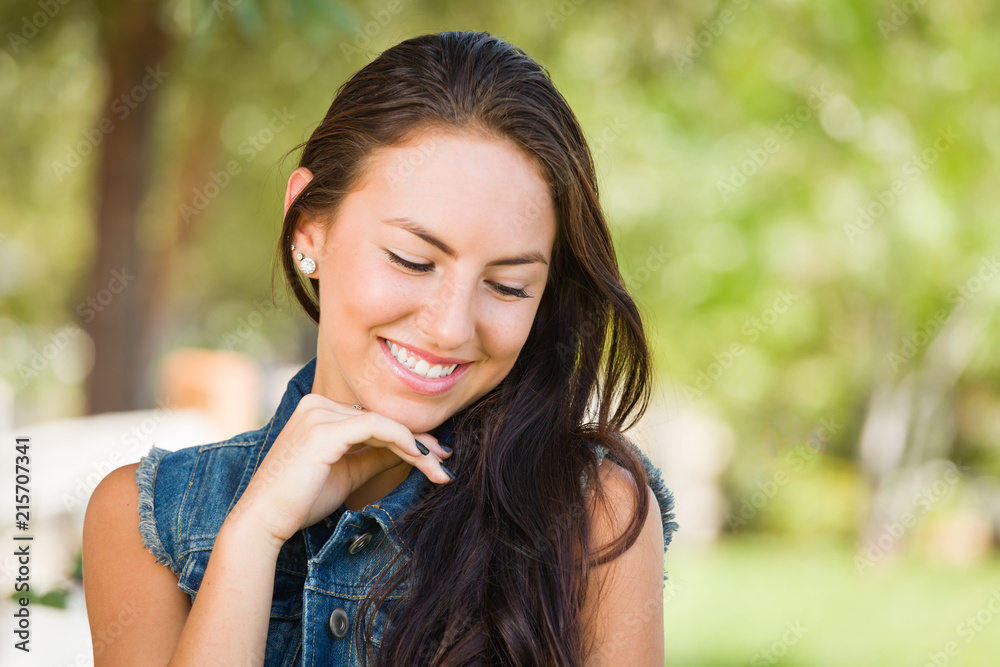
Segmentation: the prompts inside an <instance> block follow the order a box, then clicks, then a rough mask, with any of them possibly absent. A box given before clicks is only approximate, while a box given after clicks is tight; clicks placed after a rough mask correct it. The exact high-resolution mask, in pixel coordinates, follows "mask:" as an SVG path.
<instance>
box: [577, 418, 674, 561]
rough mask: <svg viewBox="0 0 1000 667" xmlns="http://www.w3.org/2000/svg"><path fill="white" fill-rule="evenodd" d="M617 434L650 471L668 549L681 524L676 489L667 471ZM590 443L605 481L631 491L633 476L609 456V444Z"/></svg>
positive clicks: (648, 477)
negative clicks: (667, 478) (677, 518)
mask: <svg viewBox="0 0 1000 667" xmlns="http://www.w3.org/2000/svg"><path fill="white" fill-rule="evenodd" d="M616 438H617V439H618V440H619V442H621V443H623V444H624V445H625V446H626V447H627V448H628V449H630V450H631V451H632V452H633V453H634V454H635V455H636V456H637V457H638V458H639V461H640V462H641V463H642V468H643V471H644V472H645V475H646V480H645V482H646V485H647V486H648V487H649V490H650V491H651V492H652V495H653V497H655V499H656V505H657V507H658V509H659V513H660V520H661V523H662V526H663V550H664V551H666V550H667V547H669V546H670V542H671V539H672V538H673V534H674V532H675V531H676V530H677V528H678V525H677V522H676V521H675V520H674V519H675V516H674V496H673V493H672V492H671V491H670V489H669V488H668V487H667V485H666V483H665V482H664V481H663V472H662V471H661V470H660V468H659V467H658V466H656V464H654V463H653V461H652V460H651V459H650V458H649V456H648V455H647V454H646V453H645V452H644V451H643V450H642V449H641V448H640V447H639V446H638V445H636V444H635V443H634V442H633V441H632V440H630V439H628V438H626V437H625V436H623V435H621V434H619V435H617V436H616ZM587 446H588V448H589V449H590V450H591V451H592V452H593V453H594V456H595V457H596V458H597V465H598V466H599V471H600V475H601V482H602V484H611V485H612V491H613V492H615V491H617V492H620V493H613V494H612V495H613V496H623V494H625V493H627V494H631V491H630V487H631V486H632V481H631V478H630V477H629V475H628V474H627V473H626V471H625V469H624V468H623V467H622V466H619V465H618V464H617V463H615V462H614V461H613V460H612V459H611V458H609V457H608V453H609V452H610V451H611V450H610V449H609V448H608V447H605V446H603V445H600V444H597V443H593V442H588V443H587ZM623 497H624V496H623Z"/></svg>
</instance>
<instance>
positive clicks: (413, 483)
mask: <svg viewBox="0 0 1000 667" xmlns="http://www.w3.org/2000/svg"><path fill="white" fill-rule="evenodd" d="M315 376H316V357H313V358H312V359H311V360H310V361H309V362H308V363H307V364H306V365H305V366H303V367H302V369H300V370H299V371H298V372H297V373H296V374H295V375H294V376H293V377H292V379H291V380H289V381H288V386H287V388H286V389H285V393H284V395H283V396H282V397H281V402H280V403H279V404H278V409H277V411H276V412H275V413H274V416H273V417H272V418H271V421H270V423H269V424H268V425H267V427H266V436H265V438H264V441H263V443H261V447H260V450H259V451H258V452H257V460H256V462H255V463H254V468H253V472H256V471H257V468H259V467H260V464H261V462H263V460H264V457H265V456H266V455H267V452H268V451H269V450H270V449H271V445H272V444H274V441H275V440H276V439H277V437H278V435H279V434H280V433H281V431H282V429H284V427H285V424H286V423H287V422H288V420H289V418H291V416H292V413H293V412H294V411H295V408H296V407H297V406H298V404H299V401H300V400H302V397H303V396H305V395H306V394H308V393H310V392H311V391H312V385H313V379H314V378H315ZM452 423H453V418H451V417H449V418H448V419H447V420H445V421H444V423H442V424H441V425H440V426H439V427H438V428H437V429H435V431H436V432H435V436H436V437H437V439H438V441H439V442H442V443H444V444H448V445H450V444H451V435H452ZM432 486H433V482H431V481H430V480H429V479H427V476H426V475H425V474H424V473H423V471H422V470H420V469H419V468H417V467H416V466H414V467H413V468H412V469H411V470H410V473H409V474H408V475H407V477H406V479H404V480H403V481H402V482H400V483H399V485H398V486H396V488H395V489H393V490H392V491H390V492H389V493H387V494H386V495H385V496H383V497H382V498H380V499H379V500H377V501H375V502H374V503H371V504H369V505H367V506H365V507H364V508H362V509H361V510H359V511H358V513H359V514H362V515H366V516H370V517H372V518H374V519H375V520H376V521H378V523H379V524H380V525H381V526H382V528H383V530H385V531H386V532H387V533H389V534H390V535H392V537H393V539H394V540H395V541H396V542H397V544H398V543H399V540H398V537H397V536H396V535H395V531H394V530H392V524H393V523H394V521H395V520H396V519H397V518H398V517H399V516H400V515H402V514H403V512H405V511H406V510H407V509H409V508H410V507H411V506H412V505H413V504H414V503H416V502H417V500H419V499H420V497H421V496H422V495H424V494H425V493H426V492H427V491H428V490H429V489H430V488H431V487H432ZM347 511H348V509H347V506H346V505H341V506H340V509H339V510H337V511H336V512H334V513H333V514H331V515H330V516H328V517H326V518H325V519H323V520H322V521H321V522H319V524H314V526H319V525H324V526H326V527H327V528H332V527H333V525H335V524H336V522H337V518H338V517H339V516H340V515H341V514H343V513H344V512H347ZM307 530H308V529H307Z"/></svg>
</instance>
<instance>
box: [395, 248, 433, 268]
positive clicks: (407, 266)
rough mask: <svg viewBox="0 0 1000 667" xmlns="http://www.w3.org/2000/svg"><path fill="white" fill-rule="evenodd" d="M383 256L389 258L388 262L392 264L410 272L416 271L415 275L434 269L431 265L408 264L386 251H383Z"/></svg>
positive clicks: (408, 262) (406, 261)
mask: <svg viewBox="0 0 1000 667" xmlns="http://www.w3.org/2000/svg"><path fill="white" fill-rule="evenodd" d="M385 254H386V255H388V256H389V261H390V262H392V263H393V264H399V265H400V266H402V267H403V268H406V269H409V270H410V271H416V272H417V273H427V272H428V271H431V270H433V269H434V265H433V264H417V263H416V262H410V261H408V260H405V259H403V258H402V257H400V256H399V255H397V254H395V253H392V252H390V251H388V250H386V251H385Z"/></svg>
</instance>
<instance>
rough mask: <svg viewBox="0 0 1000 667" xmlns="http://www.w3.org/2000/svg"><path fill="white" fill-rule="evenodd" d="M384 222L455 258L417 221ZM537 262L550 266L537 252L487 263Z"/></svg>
mask: <svg viewBox="0 0 1000 667" xmlns="http://www.w3.org/2000/svg"><path fill="white" fill-rule="evenodd" d="M382 222H384V223H387V224H390V225H394V226H396V227H399V228H400V229H405V230H406V231H408V232H410V233H411V234H413V235H415V236H418V237H420V238H421V239H423V240H424V241H426V242H427V243H430V244H431V245H432V246H434V247H435V248H437V249H439V250H440V251H441V252H443V253H444V254H446V255H448V256H449V257H454V256H455V251H454V250H453V249H452V248H451V246H449V245H448V244H447V243H445V242H444V241H442V240H441V239H439V238H438V237H436V236H434V235H433V234H431V233H430V232H429V231H428V230H427V228H426V227H424V226H423V225H421V224H420V223H419V222H416V221H415V220H411V219H410V218H386V219H384V220H382ZM535 262H540V263H542V264H545V265H548V262H547V261H546V260H545V256H544V255H542V253H540V252H538V251H537V250H532V251H530V252H526V253H524V254H522V255H515V256H514V257H501V258H500V259H495V260H493V261H492V262H489V263H487V264H486V266H514V265H517V264H534V263H535Z"/></svg>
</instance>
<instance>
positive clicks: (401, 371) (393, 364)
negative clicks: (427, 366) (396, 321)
mask: <svg viewBox="0 0 1000 667" xmlns="http://www.w3.org/2000/svg"><path fill="white" fill-rule="evenodd" d="M378 342H379V347H380V348H381V349H382V354H384V355H385V357H386V361H387V362H388V364H389V368H391V369H392V370H393V372H394V373H395V374H396V376H397V377H398V378H399V379H400V380H401V381H402V382H403V384H404V385H406V386H407V387H408V388H409V389H412V390H413V391H415V392H417V393H420V394H428V395H433V394H441V393H444V392H446V391H448V390H449V389H451V388H452V387H454V386H455V384H456V383H457V382H458V380H459V379H460V378H461V377H462V376H463V375H464V374H465V372H466V371H467V370H468V368H469V366H471V365H472V364H471V363H470V362H465V363H460V364H459V365H458V366H457V367H456V368H455V370H454V371H452V372H451V375H447V376H445V377H443V378H441V377H439V378H427V377H423V376H421V375H417V374H416V373H414V372H413V371H412V370H410V369H409V368H407V367H406V366H405V365H404V364H401V363H400V362H399V359H397V358H396V357H395V356H393V354H392V350H390V349H389V341H387V340H386V339H385V338H379V339H378ZM415 356H420V355H419V353H415Z"/></svg>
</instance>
